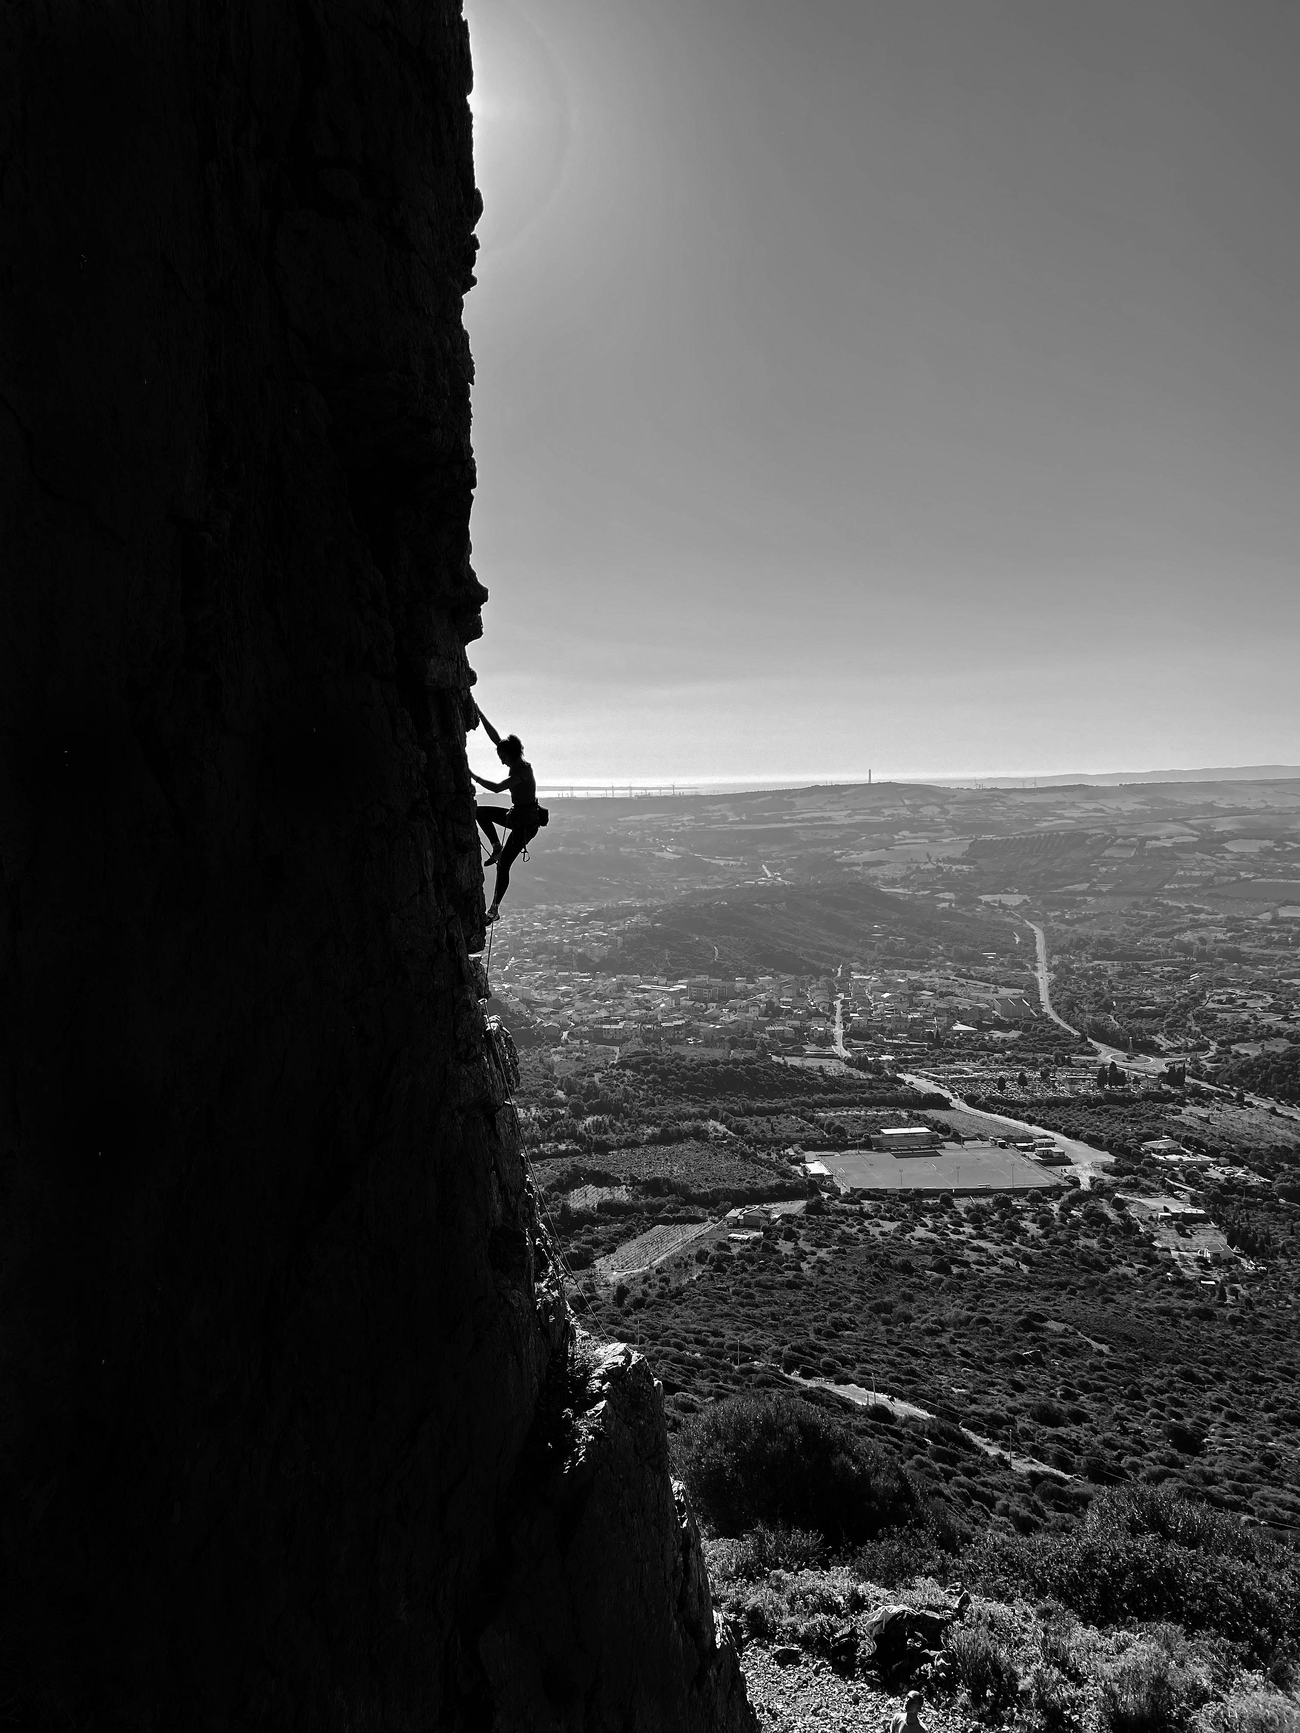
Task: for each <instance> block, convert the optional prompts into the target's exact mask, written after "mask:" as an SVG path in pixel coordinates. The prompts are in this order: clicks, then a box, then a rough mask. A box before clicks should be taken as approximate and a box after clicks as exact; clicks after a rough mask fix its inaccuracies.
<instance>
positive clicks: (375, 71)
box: [0, 0, 748, 1729]
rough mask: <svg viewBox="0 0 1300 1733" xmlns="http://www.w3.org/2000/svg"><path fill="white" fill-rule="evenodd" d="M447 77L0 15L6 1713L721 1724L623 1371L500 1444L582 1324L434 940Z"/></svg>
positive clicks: (466, 493) (459, 349)
mask: <svg viewBox="0 0 1300 1733" xmlns="http://www.w3.org/2000/svg"><path fill="white" fill-rule="evenodd" d="M469 83H470V64H469V53H468V41H467V36H466V32H465V28H464V25H463V22H462V20H461V17H460V13H459V7H458V5H456V4H454V3H452V0H357V3H356V4H352V5H349V6H347V7H343V6H336V5H330V4H327V3H326V0H294V3H292V4H291V3H290V0H230V3H229V4H226V5H219V6H213V7H186V6H171V7H164V6H161V5H157V6H149V5H146V6H140V7H132V8H127V7H113V6H111V5H110V6H108V7H99V8H87V7H82V6H78V5H74V4H72V3H71V0H55V3H54V4H51V5H49V6H42V7H34V6H26V5H21V4H16V3H15V4H10V5H6V6H4V7H3V10H2V11H0V199H2V201H3V203H2V206H0V306H2V308H3V314H2V319H0V1485H2V1486H3V1507H2V1515H3V1561H2V1569H0V1585H2V1586H0V1595H2V1596H3V1605H0V1701H3V1702H4V1703H5V1705H6V1712H7V1713H8V1714H9V1715H10V1718H11V1719H13V1720H14V1721H15V1724H38V1722H39V1724H44V1725H51V1726H55V1725H57V1726H66V1727H70V1728H76V1727H86V1728H89V1727H98V1726H118V1725H128V1724H129V1725H133V1726H159V1727H161V1726H166V1727H175V1728H186V1727H199V1726H203V1727H205V1728H206V1727H217V1726H221V1727H230V1728H237V1727H245V1726H248V1727H251V1726H254V1725H256V1726H258V1727H261V1728H277V1727H289V1726H295V1727H298V1726H301V1727H311V1728H313V1729H315V1728H332V1727H337V1728H343V1727H348V1728H353V1727H359V1726H366V1727H370V1726H374V1727H393V1728H406V1727H417V1726H418V1727H432V1726H447V1727H457V1726H464V1727H481V1726H483V1725H487V1724H491V1723H492V1721H493V1720H494V1719H495V1721H496V1723H497V1724H498V1725H500V1726H502V1727H509V1726H515V1725H535V1726H538V1727H545V1726H572V1727H583V1728H585V1729H597V1728H604V1727H613V1726H619V1727H623V1726H629V1727H632V1726H638V1727H639V1726H644V1727H647V1728H650V1727H661V1726H662V1727H667V1726H670V1725H671V1726H678V1725H692V1724H693V1725H698V1726H701V1727H719V1728H721V1727H730V1726H739V1725H741V1724H743V1723H744V1721H745V1719H746V1717H747V1714H748V1711H747V1710H746V1709H745V1707H744V1696H743V1683H742V1682H740V1681H739V1678H738V1675H737V1674H736V1672H735V1668H734V1657H733V1656H731V1654H730V1652H729V1651H728V1650H727V1649H726V1648H725V1647H724V1648H721V1649H720V1648H719V1647H718V1646H717V1645H716V1643H715V1642H714V1641H713V1632H712V1615H711V1613H710V1611H709V1606H708V1594H707V1584H706V1583H705V1581H704V1578H703V1573H702V1569H701V1565H700V1560H699V1554H698V1548H697V1546H696V1544H695V1542H694V1539H693V1531H692V1529H691V1527H690V1523H689V1519H688V1518H686V1517H685V1516H684V1514H683V1513H682V1512H681V1511H680V1510H679V1509H678V1508H677V1507H676V1506H675V1505H674V1502H673V1495H672V1492H671V1488H670V1486H669V1483H668V1480H667V1473H666V1463H665V1460H664V1438H663V1428H662V1416H661V1415H660V1414H659V1412H658V1409H657V1406H656V1403H655V1401H654V1400H653V1398H652V1390H651V1387H650V1386H649V1385H648V1382H647V1375H646V1374H645V1372H644V1371H643V1370H642V1369H639V1366H638V1365H637V1363H633V1364H632V1365H630V1366H628V1367H627V1368H625V1369H621V1370H619V1371H618V1372H617V1373H615V1372H614V1371H613V1369H612V1368H609V1367H606V1368H605V1369H604V1370H603V1371H601V1373H600V1377H601V1378H602V1379H603V1380H604V1383H603V1385H602V1386H601V1387H602V1388H603V1389H604V1390H605V1392H606V1394H605V1395H604V1396H603V1398H602V1399H601V1400H602V1405H601V1406H600V1408H599V1416H597V1412H596V1409H595V1408H590V1409H587V1408H584V1409H583V1411H582V1417H581V1421H580V1423H579V1422H577V1421H575V1424H579V1425H580V1430H581V1431H582V1435H583V1440H584V1442H583V1444H582V1448H581V1449H580V1450H579V1451H577V1452H576V1454H575V1455H574V1458H573V1461H572V1463H571V1464H569V1465H568V1466H566V1467H565V1468H564V1470H563V1472H562V1473H561V1472H560V1471H559V1470H557V1471H556V1473H558V1474H559V1479H558V1480H557V1479H556V1478H555V1475H554V1474H548V1473H543V1472H540V1471H539V1468H538V1464H539V1462H542V1461H544V1460H545V1459H546V1454H547V1448H548V1446H547V1439H548V1437H549V1435H550V1432H549V1430H548V1429H553V1425H554V1414H553V1413H552V1408H551V1396H550V1395H549V1394H548V1393H553V1392H555V1391H556V1390H557V1389H569V1388H571V1387H576V1386H574V1379H575V1378H577V1377H579V1371H578V1370H577V1369H578V1368H579V1365H580V1362H581V1359H582V1351H581V1347H580V1344H578V1343H576V1342H575V1339H574V1333H573V1329H572V1325H571V1321H570V1319H569V1316H568V1314H567V1311H566V1309H565V1306H564V1302H563V1296H562V1294H561V1293H560V1291H559V1289H558V1287H557V1285H556V1284H555V1281H554V1279H553V1272H552V1265H551V1261H550V1257H549V1253H548V1248H547V1245H546V1241H545V1237H544V1235H543V1234H542V1233H541V1232H540V1230H539V1227H538V1223H537V1218H536V1214H535V1209H534V1201H533V1194H532V1190H531V1186H530V1183H529V1179H528V1175H527V1172H526V1169H525V1166H524V1163H523V1160H522V1156H521V1153H520V1145H519V1139H518V1129H517V1124H516V1120H515V1115H514V1110H513V1107H512V1105H511V1102H510V1098H509V1088H510V1076H511V1064H512V1061H511V1055H510V1053H509V1051H508V1049H507V1045H506V1043H505V1042H504V1041H503V1040H501V1039H499V1038H497V1037H495V1036H494V1035H493V1034H492V1033H491V1032H490V1031H489V1030H488V1029H487V1027H486V1025H485V1023H484V1019H483V1015H482V1011H481V1009H480V1004H479V986H478V983H477V981H476V976H475V970H474V967H473V961H472V953H473V952H474V951H475V950H476V949H477V948H478V947H479V945H480V944H481V940H482V918H483V903H482V883H481V872H480V868H479V852H478V847H477V842H476V836H475V827H474V821H473V811H472V794H471V785H470V782H469V778H468V773H467V767H466V755H465V732H466V728H467V726H469V725H470V724H471V723H472V718H473V710H472V704H471V701H470V687H471V684H472V675H471V673H470V670H469V665H468V662H467V659H466V653H465V646H466V644H467V643H468V642H470V641H471V640H472V639H473V638H474V637H475V636H476V635H477V634H478V632H479V630H480V615H479V609H480V606H481V603H482V601H483V599H484V597H485V594H486V592H485V591H484V590H483V589H482V587H481V586H480V585H479V584H478V582H477V580H476V578H475V576H474V573H473V571H472V569H471V567H470V563H469V536H468V523H469V508H470V499H471V494H472V489H473V484H474V469H473V459H472V454H471V450H470V442H469V421H470V417H469V383H470V374H471V363H470V357H469V351H468V346H467V343H466V339H465V334H464V330H463V327H462V323H461V307H462V297H463V295H464V293H465V291H466V289H467V288H468V286H469V284H470V283H471V281H472V277H471V271H472V266H473V258H474V242H473V227H474V223H475V220H476V217H477V214H478V209H479V204H478V195H477V193H476V191H475V187H474V179H473V168H472V158H471V138H470V121H469V113H468V107H467V101H466V98H467V92H468V89H469ZM602 1524H604V1525H608V1526H607V1530H606V1539H605V1543H604V1544H603V1545H597V1544H596V1541H595V1536H596V1534H597V1530H598V1529H599V1528H600V1526H601V1525H602ZM550 1582H555V1583H557V1584H562V1585H563V1588H564V1596H565V1599H564V1601H563V1603H562V1604H563V1605H564V1607H566V1608H567V1612H566V1613H565V1614H564V1617H565V1619H567V1621H568V1622H567V1623H560V1624H554V1623H547V1622H546V1620H543V1619H541V1618H540V1616H539V1615H538V1614H537V1612H536V1608H537V1599H536V1596H537V1585H540V1584H542V1583H550ZM530 1584H532V1585H533V1587H532V1588H530ZM560 1604H561V1603H560V1602H558V1601H557V1603H556V1606H557V1609H558V1607H559V1606H560ZM530 1607H531V1608H533V1609H534V1611H532V1612H530V1610H529V1609H530ZM613 1608H617V1609H619V1621H620V1622H619V1624H618V1626H617V1629H614V1628H613V1627H612V1626H611V1625H610V1624H609V1622H608V1621H609V1617H610V1609H613ZM558 1616H559V1614H558V1610H557V1617H558ZM683 1717H685V1718H683Z"/></svg>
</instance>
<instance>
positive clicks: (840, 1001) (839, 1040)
mask: <svg viewBox="0 0 1300 1733" xmlns="http://www.w3.org/2000/svg"><path fill="white" fill-rule="evenodd" d="M835 1051H836V1052H837V1053H838V1054H839V1056H840V1058H841V1059H847V1058H848V1056H849V1050H848V1048H847V1047H846V1046H845V1045H844V995H843V993H837V994H836V995H835Z"/></svg>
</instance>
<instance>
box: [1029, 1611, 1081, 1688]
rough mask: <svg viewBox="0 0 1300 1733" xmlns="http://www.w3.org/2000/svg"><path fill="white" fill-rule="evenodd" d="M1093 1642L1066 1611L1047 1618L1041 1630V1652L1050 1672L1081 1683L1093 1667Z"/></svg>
mask: <svg viewBox="0 0 1300 1733" xmlns="http://www.w3.org/2000/svg"><path fill="white" fill-rule="evenodd" d="M1089 1648H1090V1645H1089V1643H1088V1642H1087V1639H1086V1638H1085V1637H1084V1635H1083V1633H1082V1632H1081V1631H1080V1629H1079V1626H1078V1624H1077V1623H1076V1622H1075V1620H1074V1619H1072V1618H1070V1617H1069V1615H1068V1614H1066V1613H1057V1614H1056V1615H1055V1616H1052V1617H1048V1618H1047V1619H1045V1620H1044V1622H1043V1625H1042V1627H1041V1629H1040V1630H1039V1633H1038V1652H1039V1654H1040V1655H1041V1657H1042V1665H1043V1667H1044V1668H1045V1669H1046V1670H1047V1671H1048V1672H1055V1673H1060V1674H1062V1675H1063V1676H1064V1677H1065V1678H1066V1679H1071V1680H1073V1681H1074V1683H1075V1684H1076V1685H1077V1684H1081V1683H1082V1682H1083V1680H1084V1679H1086V1678H1087V1676H1088V1673H1089V1670H1090V1666H1089V1663H1090V1655H1089Z"/></svg>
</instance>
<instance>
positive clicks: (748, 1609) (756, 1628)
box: [741, 1587, 785, 1642]
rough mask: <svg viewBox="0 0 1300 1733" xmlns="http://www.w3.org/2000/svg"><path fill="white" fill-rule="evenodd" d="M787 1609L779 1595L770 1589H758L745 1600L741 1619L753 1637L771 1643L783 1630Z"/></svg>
mask: <svg viewBox="0 0 1300 1733" xmlns="http://www.w3.org/2000/svg"><path fill="white" fill-rule="evenodd" d="M784 1614H785V1608H784V1606H783V1605H782V1603H781V1598H780V1596H779V1595H777V1594H776V1593H774V1591H773V1590H772V1589H769V1588H765V1587H764V1588H757V1589H754V1590H753V1592H752V1593H751V1594H750V1595H748V1596H747V1597H746V1599H745V1603H744V1607H743V1610H742V1613H741V1617H742V1618H743V1619H744V1621H745V1629H746V1631H748V1633H749V1635H750V1636H751V1637H759V1638H761V1639H762V1640H763V1641H764V1642H770V1641H771V1640H772V1638H773V1637H775V1636H776V1634H777V1632H778V1631H779V1630H780V1628H781V1620H782V1618H783V1617H784Z"/></svg>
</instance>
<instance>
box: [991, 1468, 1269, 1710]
mask: <svg viewBox="0 0 1300 1733" xmlns="http://www.w3.org/2000/svg"><path fill="white" fill-rule="evenodd" d="M969 1562H970V1565H971V1568H972V1574H973V1577H974V1578H975V1579H977V1580H979V1581H980V1582H981V1583H982V1584H983V1585H984V1586H985V1587H986V1588H988V1589H990V1590H996V1591H997V1592H1001V1593H1006V1594H1011V1593H1015V1592H1023V1591H1024V1590H1025V1589H1026V1588H1028V1589H1030V1590H1032V1591H1033V1592H1035V1593H1037V1594H1040V1595H1044V1596H1051V1597H1052V1598H1053V1599H1054V1600H1056V1601H1059V1602H1060V1603H1061V1604H1062V1605H1063V1606H1066V1607H1069V1608H1071V1609H1072V1610H1073V1611H1074V1612H1076V1613H1078V1614H1079V1615H1080V1616H1081V1617H1083V1618H1085V1619H1088V1620H1090V1621H1092V1622H1093V1623H1101V1622H1103V1621H1110V1620H1114V1619H1125V1618H1129V1619H1142V1620H1171V1621H1175V1622H1176V1623H1178V1624H1180V1625H1182V1626H1184V1627H1185V1628H1186V1629H1188V1630H1191V1631H1207V1632H1211V1633H1213V1634H1214V1635H1216V1636H1219V1637H1224V1638H1227V1639H1229V1640H1231V1641H1233V1642H1236V1643H1240V1644H1242V1645H1244V1646H1245V1647H1246V1648H1248V1649H1249V1650H1250V1651H1251V1652H1252V1653H1253V1654H1254V1655H1255V1656H1256V1657H1257V1659H1259V1660H1260V1661H1261V1662H1269V1661H1271V1660H1272V1659H1273V1658H1274V1656H1275V1655H1277V1654H1278V1652H1279V1651H1280V1650H1281V1649H1282V1648H1283V1647H1284V1646H1285V1645H1286V1644H1287V1643H1288V1642H1289V1641H1290V1639H1291V1638H1292V1636H1293V1635H1294V1633H1295V1632H1296V1631H1297V1630H1300V1554H1297V1553H1296V1551H1295V1550H1294V1549H1292V1548H1290V1547H1286V1546H1283V1545H1281V1544H1279V1543H1278V1542H1276V1541H1274V1540H1272V1539H1271V1538H1270V1537H1269V1536H1268V1535H1267V1534H1265V1533H1264V1532H1263V1531H1261V1530H1259V1529H1251V1528H1247V1527H1246V1526H1244V1525H1243V1524H1242V1523H1240V1522H1238V1521H1236V1520H1235V1519H1234V1518H1232V1517H1230V1516H1227V1515H1225V1514H1223V1513H1222V1512H1220V1511H1216V1510H1214V1509H1213V1508H1212V1507H1210V1506H1209V1505H1206V1504H1203V1503H1199V1502H1197V1501H1195V1500H1192V1499H1189V1498H1187V1497H1185V1496H1183V1495H1181V1494H1180V1493H1177V1492H1175V1491H1172V1490H1170V1489H1169V1488H1168V1487H1124V1488H1113V1489H1108V1490H1106V1491H1103V1492H1100V1493H1098V1495H1097V1496H1096V1498H1095V1499H1094V1500H1093V1502H1092V1505H1091V1508H1090V1509H1089V1511H1088V1513H1087V1516H1086V1517H1085V1519H1084V1521H1083V1522H1082V1524H1081V1525H1080V1526H1079V1528H1077V1529H1076V1530H1075V1531H1074V1532H1073V1533H1072V1534H1070V1535H1069V1536H1068V1537H1066V1536H1064V1535H1035V1536H1029V1537H1026V1536H1009V1535H998V1536H990V1537H986V1538H985V1539H984V1540H982V1541H981V1542H979V1543H978V1544H977V1546H976V1547H974V1548H973V1549H972V1552H971V1557H970V1561H969ZM1115 1725H1116V1726H1117V1727H1119V1726H1120V1723H1119V1722H1116V1723H1115Z"/></svg>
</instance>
